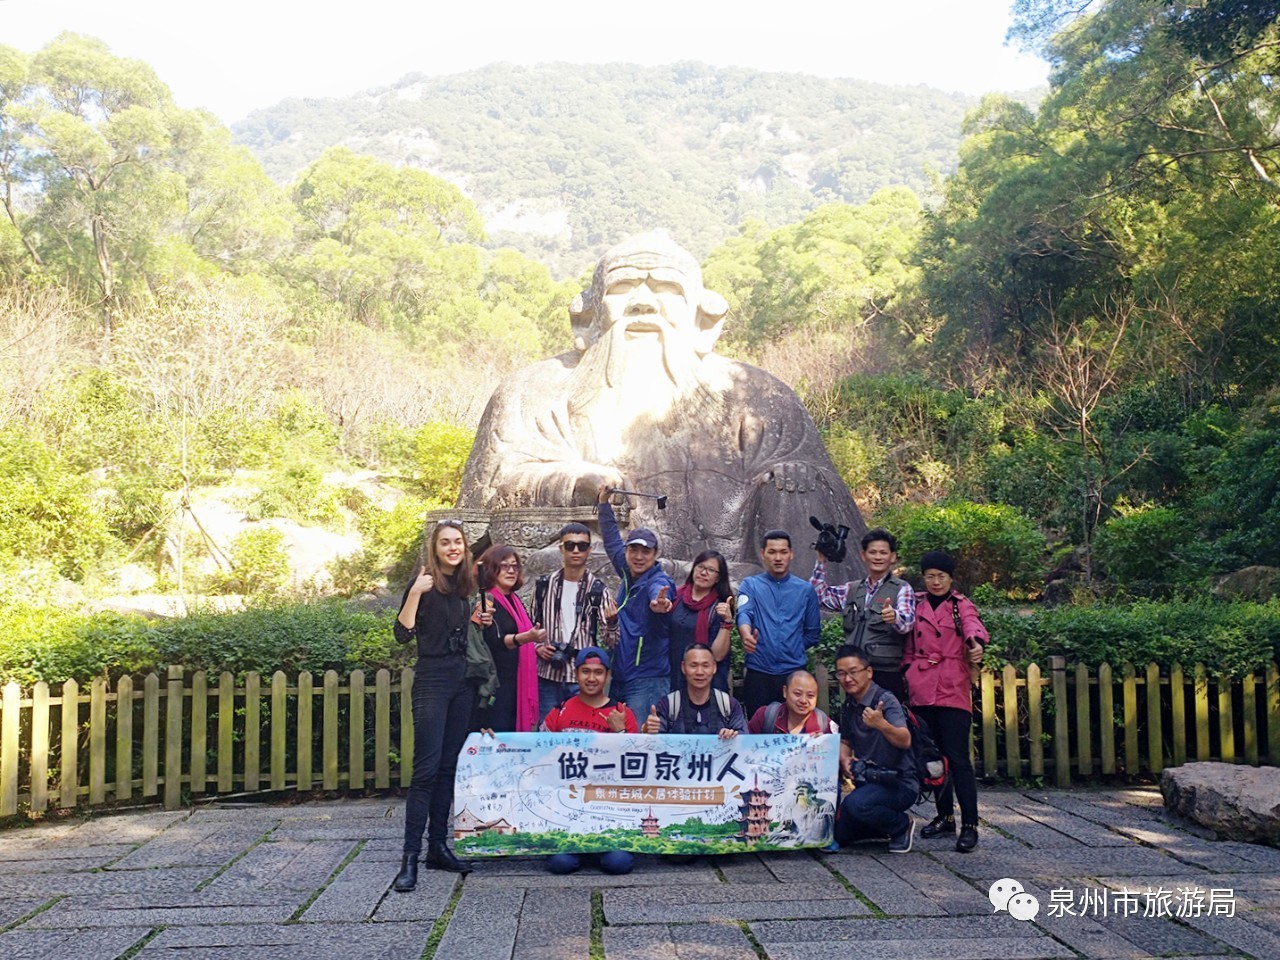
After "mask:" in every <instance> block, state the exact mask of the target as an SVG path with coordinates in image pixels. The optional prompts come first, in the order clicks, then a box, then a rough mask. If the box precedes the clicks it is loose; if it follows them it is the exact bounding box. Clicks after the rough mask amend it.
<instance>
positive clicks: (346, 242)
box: [293, 147, 482, 332]
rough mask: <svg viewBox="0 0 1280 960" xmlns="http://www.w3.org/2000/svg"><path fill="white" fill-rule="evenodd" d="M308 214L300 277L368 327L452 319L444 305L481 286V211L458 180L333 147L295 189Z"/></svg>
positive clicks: (408, 327)
mask: <svg viewBox="0 0 1280 960" xmlns="http://www.w3.org/2000/svg"><path fill="white" fill-rule="evenodd" d="M293 201H294V205H295V206H296V208H297V210H298V213H299V215H300V216H301V218H302V222H303V227H302V231H301V236H300V238H299V239H300V240H301V243H302V252H301V253H300V255H299V257H298V259H297V261H296V263H295V265H294V273H295V276H296V277H297V279H298V280H299V281H300V282H302V283H314V285H315V289H316V292H317V293H318V294H320V296H321V297H323V298H325V299H328V300H331V301H334V302H336V303H339V304H341V305H342V307H343V309H344V310H345V311H346V312H347V315H348V316H349V317H351V318H352V319H354V320H358V321H359V322H361V323H365V324H369V325H371V326H375V327H379V326H390V327H398V328H401V329H402V330H404V331H405V332H408V331H410V330H412V329H413V328H414V327H415V326H419V325H422V324H424V323H429V321H430V320H431V319H432V318H434V319H436V320H442V319H453V317H451V316H449V315H448V314H449V311H448V309H447V306H446V305H447V302H448V300H449V298H450V296H451V295H452V294H453V293H454V292H456V291H458V290H471V291H474V290H475V289H476V288H477V287H478V285H479V276H480V262H479V255H478V251H476V250H475V249H474V248H473V247H469V246H466V245H465V244H463V243H461V241H467V240H478V239H480V237H481V236H482V227H481V221H480V215H479V213H478V212H477V211H476V209H475V206H474V205H473V204H472V203H471V201H469V200H467V199H466V197H464V196H463V195H462V192H461V191H460V190H458V189H457V187H454V186H453V185H452V184H449V183H446V182H445V181H443V180H439V179H437V178H436V177H433V176H431V175H430V174H428V173H424V172H422V171H421V170H412V169H408V168H401V169H396V168H394V167H390V166H387V165H386V164H382V163H379V162H378V161H376V160H374V159H373V158H372V157H363V156H358V155H356V154H354V153H352V152H351V151H350V150H347V149H345V148H342V147H334V148H332V149H330V150H328V151H326V153H325V155H324V156H323V157H321V158H320V159H319V160H317V161H316V162H315V163H313V164H312V165H311V166H310V167H308V168H307V169H306V170H305V171H304V172H303V173H302V175H301V176H300V177H299V179H298V182H297V183H296V184H295V186H294V188H293Z"/></svg>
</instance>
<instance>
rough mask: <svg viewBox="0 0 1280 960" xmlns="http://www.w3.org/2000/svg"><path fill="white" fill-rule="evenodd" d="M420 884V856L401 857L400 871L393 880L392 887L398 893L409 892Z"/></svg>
mask: <svg viewBox="0 0 1280 960" xmlns="http://www.w3.org/2000/svg"><path fill="white" fill-rule="evenodd" d="M417 885H418V858H417V857H401V858H400V872H399V873H397V874H396V878H395V880H394V881H392V884H391V889H392V890H394V891H396V893H408V892H409V891H410V890H412V889H413V888H414V887H416V886H417Z"/></svg>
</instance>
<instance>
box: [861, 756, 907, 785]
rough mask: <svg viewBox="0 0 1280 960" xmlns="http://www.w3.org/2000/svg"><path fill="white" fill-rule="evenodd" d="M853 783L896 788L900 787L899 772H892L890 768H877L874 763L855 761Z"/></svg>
mask: <svg viewBox="0 0 1280 960" xmlns="http://www.w3.org/2000/svg"><path fill="white" fill-rule="evenodd" d="M853 782H854V783H878V784H880V785H881V786H885V787H896V786H897V785H898V771H897V770H890V769H889V768H888V767H881V766H877V765H876V764H874V763H867V761H865V760H855V761H853Z"/></svg>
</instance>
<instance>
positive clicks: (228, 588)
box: [210, 527, 289, 597]
mask: <svg viewBox="0 0 1280 960" xmlns="http://www.w3.org/2000/svg"><path fill="white" fill-rule="evenodd" d="M229 559H230V561H231V571H230V573H224V574H218V575H216V576H215V577H214V578H213V583H212V584H211V585H210V586H211V589H212V592H214V593H239V594H243V595H244V596H246V597H276V596H279V595H280V594H281V593H283V592H284V590H285V587H287V586H288V584H289V555H288V553H287V552H286V550H285V547H284V534H283V533H281V532H280V531H279V530H276V529H274V528H273V527H250V528H249V529H248V530H245V531H243V532H241V533H238V534H236V536H235V539H233V540H232V541H231V556H230V558H229Z"/></svg>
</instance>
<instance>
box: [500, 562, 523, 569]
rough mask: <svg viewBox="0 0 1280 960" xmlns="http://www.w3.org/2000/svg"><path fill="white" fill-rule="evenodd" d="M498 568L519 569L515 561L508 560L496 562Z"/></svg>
mask: <svg viewBox="0 0 1280 960" xmlns="http://www.w3.org/2000/svg"><path fill="white" fill-rule="evenodd" d="M498 569H499V570H519V569H520V564H518V563H516V562H515V561H509V562H507V563H500V564H498Z"/></svg>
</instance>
